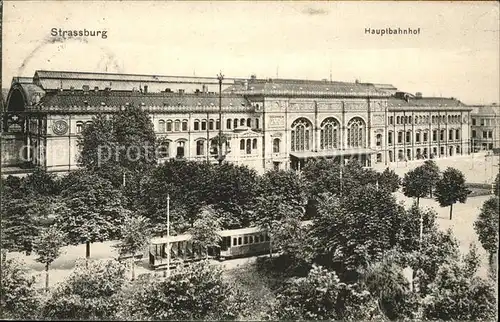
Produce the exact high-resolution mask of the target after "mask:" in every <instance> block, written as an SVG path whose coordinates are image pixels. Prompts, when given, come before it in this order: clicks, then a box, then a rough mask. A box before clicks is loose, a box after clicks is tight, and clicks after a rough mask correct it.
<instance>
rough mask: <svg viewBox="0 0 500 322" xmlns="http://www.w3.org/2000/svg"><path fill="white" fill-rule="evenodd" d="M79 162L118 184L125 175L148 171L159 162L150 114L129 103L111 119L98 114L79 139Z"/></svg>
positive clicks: (116, 185)
mask: <svg viewBox="0 0 500 322" xmlns="http://www.w3.org/2000/svg"><path fill="white" fill-rule="evenodd" d="M78 145H79V147H80V148H81V149H82V152H81V155H80V160H79V161H80V162H81V163H82V165H83V166H84V167H85V168H86V169H87V170H89V171H91V172H94V173H98V174H99V175H101V176H102V177H104V178H106V179H108V180H110V181H111V182H112V183H113V185H114V186H115V187H118V186H120V185H121V184H122V182H123V181H122V176H123V175H125V176H127V175H129V176H130V175H131V174H134V173H142V172H143V171H147V170H148V169H150V168H151V167H152V166H154V165H155V164H156V161H157V156H156V148H157V141H156V135H155V132H154V126H153V123H152V121H151V118H150V117H149V114H148V113H147V112H146V111H144V110H142V109H141V108H139V107H134V106H128V107H127V108H125V109H123V110H121V111H119V112H118V113H117V114H115V115H114V116H113V117H112V118H111V119H110V118H108V117H106V116H104V115H98V116H96V117H94V118H93V122H92V124H90V125H88V126H87V127H85V128H84V130H83V131H82V135H81V137H80V138H79V140H78Z"/></svg>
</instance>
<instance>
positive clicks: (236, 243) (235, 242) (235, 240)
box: [233, 238, 238, 246]
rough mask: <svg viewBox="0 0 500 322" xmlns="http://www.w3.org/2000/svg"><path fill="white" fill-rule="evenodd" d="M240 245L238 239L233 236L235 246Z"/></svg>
mask: <svg viewBox="0 0 500 322" xmlns="http://www.w3.org/2000/svg"><path fill="white" fill-rule="evenodd" d="M236 245H238V240H237V239H236V238H233V246H236Z"/></svg>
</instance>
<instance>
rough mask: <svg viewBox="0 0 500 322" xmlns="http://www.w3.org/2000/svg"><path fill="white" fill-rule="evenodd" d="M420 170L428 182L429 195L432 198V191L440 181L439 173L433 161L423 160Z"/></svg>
mask: <svg viewBox="0 0 500 322" xmlns="http://www.w3.org/2000/svg"><path fill="white" fill-rule="evenodd" d="M422 168H423V170H424V172H425V175H424V176H425V177H426V178H427V180H428V187H429V195H430V196H431V198H432V192H433V191H434V189H435V187H436V184H437V183H438V182H439V180H440V179H441V172H440V171H439V167H438V166H437V164H436V162H435V161H434V160H425V162H424V164H423V165H422Z"/></svg>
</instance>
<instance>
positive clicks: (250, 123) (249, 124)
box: [247, 118, 252, 127]
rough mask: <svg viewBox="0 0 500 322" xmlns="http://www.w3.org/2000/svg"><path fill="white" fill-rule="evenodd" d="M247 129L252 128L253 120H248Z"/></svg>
mask: <svg viewBox="0 0 500 322" xmlns="http://www.w3.org/2000/svg"><path fill="white" fill-rule="evenodd" d="M247 127H252V119H251V118H247Z"/></svg>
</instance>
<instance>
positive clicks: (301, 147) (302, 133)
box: [291, 118, 312, 151]
mask: <svg viewBox="0 0 500 322" xmlns="http://www.w3.org/2000/svg"><path fill="white" fill-rule="evenodd" d="M311 128H312V124H311V122H309V121H308V120H307V119H305V118H299V119H297V120H295V121H294V122H293V123H292V135H291V143H292V147H291V150H292V151H308V150H309V148H310V146H311V139H312V136H311Z"/></svg>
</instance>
